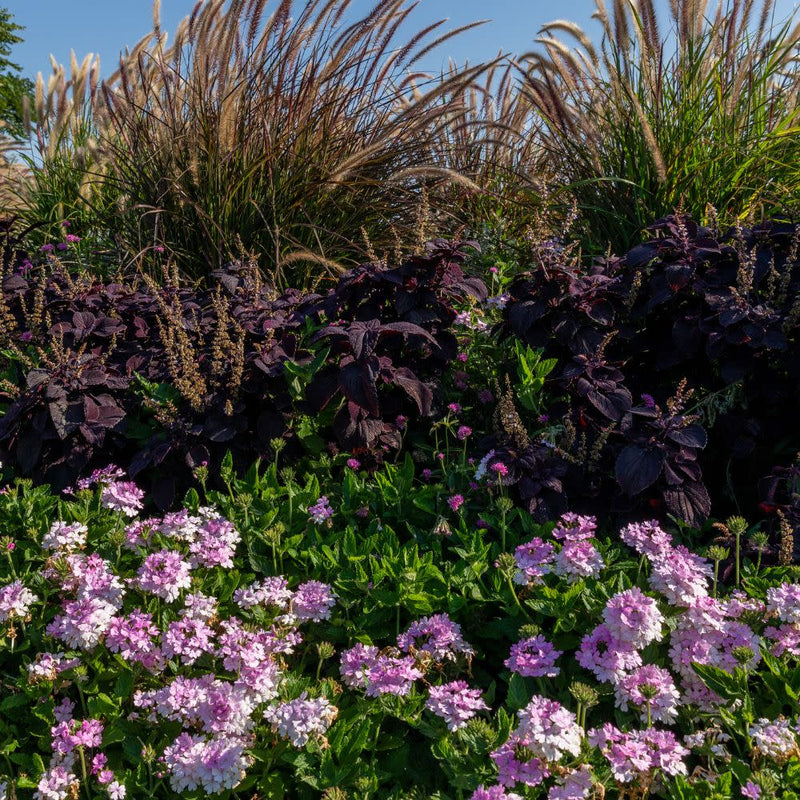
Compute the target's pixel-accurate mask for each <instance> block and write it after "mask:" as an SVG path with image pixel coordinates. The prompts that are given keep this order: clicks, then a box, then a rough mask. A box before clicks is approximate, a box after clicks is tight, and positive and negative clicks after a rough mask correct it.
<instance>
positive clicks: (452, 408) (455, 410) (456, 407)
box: [447, 403, 461, 414]
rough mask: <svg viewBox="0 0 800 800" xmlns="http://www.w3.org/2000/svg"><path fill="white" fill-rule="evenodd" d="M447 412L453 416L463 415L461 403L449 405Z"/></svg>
mask: <svg viewBox="0 0 800 800" xmlns="http://www.w3.org/2000/svg"><path fill="white" fill-rule="evenodd" d="M447 410H448V411H449V412H450V413H452V414H460V413H461V404H460V403H448V404H447Z"/></svg>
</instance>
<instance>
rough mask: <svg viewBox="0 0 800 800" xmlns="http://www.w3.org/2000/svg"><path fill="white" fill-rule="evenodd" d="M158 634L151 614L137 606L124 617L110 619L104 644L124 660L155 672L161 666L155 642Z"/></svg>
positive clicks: (161, 659) (161, 660)
mask: <svg viewBox="0 0 800 800" xmlns="http://www.w3.org/2000/svg"><path fill="white" fill-rule="evenodd" d="M159 635H160V632H159V630H158V628H157V627H156V625H155V623H154V622H153V617H152V615H151V614H148V613H146V612H143V611H141V610H139V609H138V608H137V609H134V610H133V611H131V613H130V614H128V616H126V617H115V618H114V619H112V620H111V622H110V624H109V627H108V631H107V633H106V640H105V644H106V647H107V648H108V649H109V650H111V652H112V653H119V654H120V655H121V656H122V658H124V659H125V660H126V661H128V662H130V663H132V664H136V663H138V664H142V665H143V666H144V667H145V668H146V669H149V670H151V671H153V672H157V671H160V670H161V669H162V668H163V658H162V656H161V652H160V649H159V647H158V643H157V639H158V637H159Z"/></svg>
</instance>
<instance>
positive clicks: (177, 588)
mask: <svg viewBox="0 0 800 800" xmlns="http://www.w3.org/2000/svg"><path fill="white" fill-rule="evenodd" d="M106 473H108V471H104V472H103V473H101V474H100V475H99V476H98V477H96V478H95V482H96V483H97V484H98V485H99V486H100V496H101V503H102V504H103V505H104V506H106V507H107V508H109V509H111V510H113V511H115V512H117V513H120V514H122V515H123V516H124V517H125V518H126V519H129V518H131V517H135V516H136V514H137V513H138V510H139V509H138V506H137V504H136V498H139V497H140V495H139V492H138V490H136V491H134V489H135V487H134V486H133V485H132V484H128V483H125V482H120V481H117V480H115V478H117V477H119V476H118V475H117V474H116V473H115V472H114V473H113V474H106ZM104 477H105V478H106V479H107V480H104V479H103V478H104ZM79 488H85V487H79ZM88 534H89V531H88V529H87V527H86V526H85V525H82V524H79V523H68V522H64V521H57V522H55V523H54V524H53V525H52V526H51V528H50V530H49V531H48V532H47V533H46V534H45V535H44V536H43V537H42V540H41V545H42V548H43V549H44V550H46V551H48V552H49V553H50V554H51V557H50V558H49V559H48V561H47V567H46V569H45V570H44V572H43V578H44V579H45V580H46V581H47V583H48V584H49V585H50V586H49V589H48V592H47V594H48V596H49V597H51V598H52V597H55V598H58V601H59V603H60V610H59V612H57V613H56V615H55V617H54V618H53V619H52V621H51V622H50V623H49V624H48V625H47V627H46V634H47V636H49V637H50V638H51V639H53V640H54V641H55V642H58V643H60V644H62V645H64V646H66V647H68V648H70V649H72V650H77V651H81V652H84V653H87V654H88V653H92V654H95V653H96V652H97V649H98V648H104V649H105V650H107V651H108V652H110V653H114V654H116V655H117V656H118V657H120V658H121V659H122V660H123V661H124V662H126V663H127V664H128V665H129V666H130V667H131V668H132V669H136V668H139V669H143V670H144V671H145V675H147V676H149V679H148V680H150V681H151V682H152V683H153V684H155V686H154V688H151V689H137V690H136V691H135V693H134V695H133V705H134V709H135V710H134V712H133V713H132V714H131V715H130V717H129V718H130V719H132V720H135V719H142V720H145V721H149V722H153V723H156V722H158V721H159V720H165V721H169V722H172V723H178V724H179V725H180V728H181V732H180V733H179V735H178V736H177V737H176V738H175V740H174V741H173V742H172V743H171V744H170V745H169V746H167V747H166V748H165V750H164V752H163V753H162V754H161V755H160V762H161V764H162V769H163V770H164V772H165V774H166V775H168V777H169V782H170V786H171V788H172V789H173V791H175V792H182V791H194V790H197V789H202V790H203V791H205V792H206V793H208V794H215V793H219V792H222V791H225V790H228V789H233V788H234V787H235V786H236V785H238V784H239V783H240V782H241V781H242V779H243V778H244V777H245V774H246V770H247V769H248V767H249V766H250V765H251V764H252V762H253V757H252V755H251V750H252V748H253V746H254V745H255V731H256V724H257V720H258V719H260V718H261V719H265V720H266V721H267V722H268V723H269V724H271V725H272V726H273V728H274V730H275V731H276V733H278V735H280V736H283V737H286V738H288V739H289V741H290V742H291V743H292V744H293V745H294V746H296V747H303V746H305V745H306V744H307V743H308V742H309V741H310V740H311V739H312V738H313V739H314V740H315V741H317V742H319V743H321V744H323V745H324V737H325V733H326V731H327V730H328V728H329V727H330V725H331V724H332V723H333V721H334V720H335V719H336V716H337V713H338V710H337V708H336V706H334V705H332V704H331V703H330V701H329V700H328V699H327V698H325V697H309V696H308V695H307V694H306V693H305V692H304V693H302V694H301V695H300V697H298V698H295V699H291V698H289V699H284V698H282V692H283V691H284V678H285V674H284V673H285V663H284V661H283V658H284V657H285V656H286V655H288V654H291V653H293V652H294V651H295V649H296V648H297V646H298V645H299V644H300V643H301V642H302V641H303V633H302V632H301V631H300V629H299V626H300V625H302V624H303V623H307V622H312V621H321V620H325V619H329V618H330V615H331V612H332V609H333V607H334V606H335V603H336V597H335V595H334V594H333V591H332V590H331V587H330V586H328V585H327V584H324V583H321V582H319V581H307V582H305V583H301V584H300V585H299V586H297V587H296V588H295V589H294V590H292V589H290V588H289V584H288V581H287V580H286V579H285V578H284V577H282V576H275V577H271V578H265V579H264V580H262V581H259V582H256V583H254V584H251V585H249V586H242V587H240V588H239V589H237V590H236V592H235V594H234V597H233V601H234V603H235V605H236V606H237V607H238V608H239V609H240V610H241V611H242V613H243V614H245V615H246V617H245V618H240V617H239V616H238V615H232V616H228V617H221V616H220V609H219V603H218V601H217V599H216V598H213V597H209V596H206V595H204V594H203V593H202V592H201V591H199V590H197V588H196V587H197V584H198V582H199V581H200V580H201V579H202V578H203V577H205V575H206V574H207V571H208V570H213V569H215V568H218V567H222V568H229V567H232V566H233V556H234V553H235V549H236V546H237V544H238V543H239V541H240V537H239V534H238V532H237V531H236V529H235V528H234V526H233V525H232V524H231V523H230V522H229V521H228V520H226V519H224V518H223V517H222V516H221V515H220V514H218V513H217V512H216V511H215V510H214V509H212V508H200V509H199V510H198V512H197V513H196V514H195V515H191V514H189V512H187V511H186V510H183V511H181V512H178V513H175V514H168V515H166V516H165V517H163V518H161V519H155V518H154V519H148V520H142V521H134V522H132V523H130V524H128V525H127V527H126V528H125V545H126V547H127V548H128V549H129V550H131V551H133V552H134V553H136V555H137V556H138V561H139V563H138V567H136V568H135V570H134V571H133V574H131V575H129V576H127V577H126V576H124V575H122V574H118V573H117V572H116V571H115V568H114V566H113V565H112V563H111V562H109V561H108V560H106V559H104V558H103V557H101V556H100V555H99V554H98V553H97V552H87V550H88V544H87V539H88V538H89V537H88ZM193 590H194V591H193ZM37 602H39V598H38V597H37V596H36V595H35V594H33V592H31V591H30V590H29V589H27V588H26V587H25V586H24V585H23V584H22V582H21V581H20V580H15V581H13V582H12V583H10V584H8V585H6V586H4V587H2V588H0V622H6V623H9V624H10V623H12V622H13V621H14V620H21V621H24V620H25V619H27V618H29V615H30V614H31V612H32V609H33V607H34V605H35V604H36V603H37ZM154 603H155V606H154ZM160 604H165V605H160ZM170 607H171V608H170ZM154 608H163V609H164V610H165V611H167V609H168V613H166V614H165V613H160V614H158V615H157V614H155V613H154V612H153V609H154ZM256 611H258V612H259V613H258V617H257V618H258V619H259V620H262V621H264V620H266V621H267V624H266V625H264V624H257V623H255V619H256V617H254V616H253V614H254V613H255V612H256ZM170 663H171V664H172V665H173V666H172V667H171V668H168V665H169V664H170ZM200 664H202V665H203V667H202V669H201V670H200V673H199V674H195V675H192V676H188V675H184V674H181V673H179V674H177V675H175V674H174V672H175V670H176V669H177V670H181V669H182V668H186V667H197V666H199V665H200ZM80 665H81V659H80V658H74V657H71V656H70V655H69V654H67V653H65V652H61V651H53V652H40V653H38V654H37V656H36V658H35V660H33V661H32V662H31V663H30V664H29V665H28V681H29V683H30V684H31V685H35V684H39V683H42V682H45V681H52V682H53V685H54V687H56V689H58V687H59V686H61V687H69V686H70V681H62V676H64V675H65V674H69V671H70V670H74V669H76V668H78V667H80ZM57 700H58V698H57ZM54 713H55V720H56V724H55V725H54V726H52V728H51V732H50V733H51V737H50V746H51V753H52V755H51V759H50V763H49V765H48V767H47V769H46V771H45V773H44V774H43V775H42V776H41V778H40V780H39V783H38V786H37V788H36V791H35V792H34V798H35V800H66V799H67V798H69V797H72V796H77V795H78V792H79V791H80V786H81V783H82V781H85V780H90V781H94V783H95V784H96V785H97V786H98V787H99V788H100V789H101V790H102V791H104V793H105V794H106V795H107V796H108V797H109V798H110V800H123V798H125V797H126V792H127V790H126V786H125V784H124V782H122V781H120V780H118V779H117V777H116V776H115V774H114V772H113V771H112V770H110V769H109V768H108V758H107V756H106V755H105V753H104V752H103V750H102V738H103V730H104V724H103V722H102V720H101V719H98V718H95V717H84V718H83V719H81V718H79V717H78V716H76V714H75V704H74V703H73V701H72V700H70V699H69V698H68V697H66V696H64V697H62V698H61V699H60V701H58V702H57V703H56V707H55V712H54ZM79 755H80V758H81V759H88V763H89V764H90V768H89V770H88V773H86V772H83V773H82V772H81V770H78V769H77V759H78V758H79ZM78 775H81V776H82V777H78Z"/></svg>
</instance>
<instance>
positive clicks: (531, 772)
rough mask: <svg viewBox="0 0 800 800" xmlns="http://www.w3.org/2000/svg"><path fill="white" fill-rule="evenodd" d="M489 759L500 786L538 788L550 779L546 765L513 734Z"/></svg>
mask: <svg viewBox="0 0 800 800" xmlns="http://www.w3.org/2000/svg"><path fill="white" fill-rule="evenodd" d="M489 757H490V758H491V759H492V761H494V764H495V766H496V767H497V773H498V774H497V780H498V781H499V783H500V784H501V785H502V786H507V787H514V786H516V785H517V784H518V783H522V784H524V785H525V786H539V785H540V784H541V783H542V782H543V781H544V780H545V779H546V778H549V777H550V770H549V769H548V768H547V764H546V763H545V762H544V761H542V759H541V758H539V757H538V756H537V755H535V753H534V752H533V751H532V750H531V749H530V748H528V747H527V746H526V743H525V742H524V741H523V740H522V739H521V738H520V737H518V736H516V735H514V734H512V735H511V736H510V737H509V739H508V741H507V742H505V744H502V745H500V747H498V748H497V750H494V751H493V752H492V753H490V754H489ZM500 796H501V797H503V795H500Z"/></svg>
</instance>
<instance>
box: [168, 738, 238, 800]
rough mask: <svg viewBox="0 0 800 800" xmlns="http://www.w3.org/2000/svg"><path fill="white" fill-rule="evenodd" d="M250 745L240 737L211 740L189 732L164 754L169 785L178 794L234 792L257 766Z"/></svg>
mask: <svg viewBox="0 0 800 800" xmlns="http://www.w3.org/2000/svg"><path fill="white" fill-rule="evenodd" d="M246 746H247V745H246V743H245V742H243V741H241V740H239V739H236V738H225V739H221V738H210V739H209V738H207V737H205V736H198V735H194V736H193V735H191V734H189V733H186V732H185V731H184V732H183V733H181V734H180V735H179V736H178V738H177V739H176V740H175V741H174V742H173V743H172V744H171V745H169V747H167V748H166V750H165V751H164V756H163V760H164V764H165V766H166V767H167V770H168V771H169V784H170V786H171V787H172V789H173V791H175V792H186V791H194V790H195V789H200V788H202V789H203V790H204V791H205V792H206V793H207V794H218V793H219V792H223V791H225V790H226V789H234V788H235V787H236V786H237V785H238V784H239V783H241V782H242V780H243V779H244V777H245V775H246V773H247V768H248V767H249V766H250V765H251V764H252V763H253V758H252V756H249V755H247V753H246V752H245V750H246Z"/></svg>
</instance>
